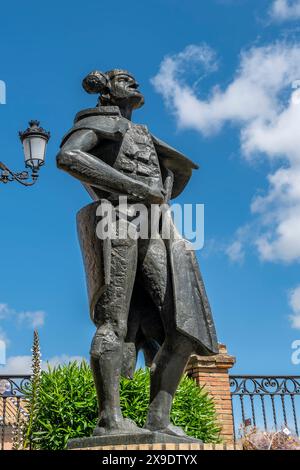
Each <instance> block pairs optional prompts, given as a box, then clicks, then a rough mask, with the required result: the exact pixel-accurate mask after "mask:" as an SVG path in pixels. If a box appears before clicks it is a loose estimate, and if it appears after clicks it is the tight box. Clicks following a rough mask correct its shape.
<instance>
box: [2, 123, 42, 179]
mask: <svg viewBox="0 0 300 470" xmlns="http://www.w3.org/2000/svg"><path fill="white" fill-rule="evenodd" d="M19 136H20V139H21V142H22V144H23V150H24V157H25V167H26V168H30V170H31V175H30V176H29V174H28V171H22V172H21V173H14V172H13V171H11V170H10V169H9V168H7V166H6V165H4V163H2V162H0V183H9V182H10V181H17V182H18V183H20V184H22V185H23V186H32V185H33V184H34V183H35V182H36V181H37V178H38V176H39V169H40V167H41V166H42V165H44V162H45V155H46V147H47V143H48V140H49V139H50V132H47V131H45V129H43V128H42V127H40V123H39V121H29V127H28V128H27V129H26V131H23V132H19ZM29 178H31V181H29V182H28V181H26V180H28V179H29Z"/></svg>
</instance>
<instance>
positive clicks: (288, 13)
mask: <svg viewBox="0 0 300 470" xmlns="http://www.w3.org/2000/svg"><path fill="white" fill-rule="evenodd" d="M270 15H271V17H272V18H273V19H274V20H277V21H285V20H296V19H298V18H300V0H274V1H273V4H272V6H271V9H270Z"/></svg>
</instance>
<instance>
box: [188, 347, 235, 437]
mask: <svg viewBox="0 0 300 470" xmlns="http://www.w3.org/2000/svg"><path fill="white" fill-rule="evenodd" d="M234 363H235V358H234V357H233V356H230V355H229V354H228V353H227V349H226V346H225V345H224V344H219V354H216V355H215V356H197V355H193V356H191V358H190V361H189V363H188V366H187V368H186V372H187V374H188V375H189V376H190V377H193V378H194V379H195V380H196V382H197V383H198V384H199V386H203V385H205V387H206V389H207V391H208V392H209V394H210V395H211V396H212V398H213V400H214V403H215V407H216V411H217V414H218V420H219V423H220V425H221V427H222V431H221V436H222V438H223V439H224V441H225V442H228V443H231V442H233V417H232V404H231V395H230V385H229V369H230V368H231V367H232V366H233V365H234Z"/></svg>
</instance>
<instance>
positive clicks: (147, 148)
mask: <svg viewBox="0 0 300 470" xmlns="http://www.w3.org/2000/svg"><path fill="white" fill-rule="evenodd" d="M91 153H92V154H93V155H95V156H97V157H98V158H101V159H102V160H103V161H104V162H105V163H107V164H108V165H110V166H112V167H113V168H115V169H116V170H118V171H120V172H121V173H123V174H125V175H127V176H130V177H131V178H133V179H136V180H138V181H141V182H142V183H144V184H146V185H149V186H153V185H156V186H160V187H163V183H162V174H161V168H160V163H159V159H158V156H157V153H156V150H155V147H154V144H153V141H152V137H151V135H150V133H149V131H148V129H147V127H146V126H143V125H139V124H134V123H132V122H130V121H128V128H127V130H126V131H125V133H124V135H123V138H122V139H121V140H120V141H119V142H114V141H110V140H101V141H100V143H99V145H98V146H97V147H96V148H95V149H93V151H92V152H91ZM93 190H94V192H96V194H97V196H98V198H99V197H104V196H105V194H103V192H102V191H99V190H95V188H93ZM106 195H107V193H106Z"/></svg>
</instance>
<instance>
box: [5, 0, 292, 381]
mask: <svg viewBox="0 0 300 470" xmlns="http://www.w3.org/2000/svg"><path fill="white" fill-rule="evenodd" d="M272 8H273V10H272ZM299 18H300V7H299V2H294V3H291V2H290V3H288V2H285V1H282V0H279V1H278V0H277V1H276V2H275V1H270V0H251V1H250V0H248V1H247V0H236V1H235V0H227V1H226V0H222V1H221V0H210V1H206V2H199V1H198V0H186V1H184V2H182V1H179V0H178V1H177V0H152V1H151V2H141V1H139V2H138V1H136V0H133V1H131V2H130V3H127V4H126V3H124V2H122V1H120V0H115V1H114V2H111V4H110V3H109V2H102V1H99V0H97V1H96V0H91V1H90V2H88V3H87V4H86V5H84V6H83V4H82V3H78V2H73V3H72V4H71V3H70V2H57V1H56V0H54V1H53V2H51V8H42V7H41V3H40V2H37V1H35V0H33V1H30V2H27V3H24V4H18V6H17V8H16V5H15V4H14V3H13V2H8V3H6V4H5V5H2V6H1V20H2V21H1V30H0V44H1V46H0V50H1V55H0V80H3V81H5V83H6V88H7V103H6V104H5V105H0V123H1V127H0V149H1V150H0V154H1V155H0V160H3V161H4V162H5V163H6V164H7V165H9V166H11V167H12V168H14V169H22V165H23V163H22V148H21V145H20V142H19V140H18V136H17V131H18V130H20V129H23V128H25V127H26V126H27V122H28V120H29V119H40V120H41V123H42V125H43V126H44V127H45V128H46V129H47V130H50V131H51V135H52V137H51V140H50V142H49V146H48V152H47V165H46V166H45V167H44V168H43V169H42V171H41V178H40V181H39V183H38V184H37V185H36V186H35V187H33V188H30V189H26V188H22V187H18V186H17V185H16V184H10V185H7V186H4V185H1V187H0V195H1V261H0V281H1V282H0V322H1V323H0V339H1V338H6V340H7V342H8V347H7V357H8V366H7V367H8V368H9V370H10V371H13V372H16V371H23V370H25V369H24V368H25V367H26V365H27V364H28V355H29V354H30V348H31V343H32V328H33V327H34V326H37V327H38V329H39V332H40V337H41V347H42V353H43V358H45V359H51V360H52V362H57V361H60V360H62V359H63V358H65V359H66V358H67V357H77V356H87V352H88V349H89V344H90V340H91V337H92V334H93V331H94V327H93V325H92V324H91V322H90V320H89V314H88V304H87V297H86V290H85V281H84V273H83V267H82V262H81V254H80V251H79V246H78V241H77V236H76V227H75V214H76V212H77V210H79V209H80V208H81V207H82V206H83V205H85V204H87V203H88V202H89V197H88V195H87V193H85V191H84V189H83V188H82V186H81V185H80V184H79V183H78V182H77V181H76V180H74V179H72V178H71V177H69V176H68V175H67V174H64V173H63V172H61V171H58V170H57V169H56V165H55V156H56V153H57V151H58V148H59V144H60V140H61V137H62V135H63V134H64V133H65V132H66V131H67V130H68V128H69V127H71V124H72V120H73V118H74V115H75V113H76V112H77V111H79V110H80V109H83V108H86V107H90V106H93V105H94V104H95V96H89V95H87V94H86V93H85V92H84V91H83V89H82V88H81V80H82V78H83V77H84V76H85V75H86V74H87V73H88V72H89V71H91V70H93V69H97V68H98V69H100V70H107V69H110V68H114V67H118V68H119V67H124V68H127V69H128V70H130V71H131V72H132V73H134V74H135V76H136V77H137V79H138V81H139V83H140V85H141V90H142V91H143V92H144V95H145V99H146V104H145V106H144V107H143V108H142V109H141V110H139V111H137V112H136V113H135V115H134V120H135V121H136V122H141V123H147V125H148V127H149V128H150V129H151V130H152V132H153V133H154V134H155V135H157V136H159V137H161V138H162V139H164V140H165V141H167V142H169V143H170V144H171V145H173V146H174V147H176V148H178V149H180V150H181V151H183V153H185V154H186V155H188V156H189V157H190V158H191V159H192V160H194V161H197V162H198V163H199V164H200V170H199V171H198V172H195V173H194V175H193V178H192V181H191V183H190V185H189V187H188V188H187V189H186V190H185V192H184V193H183V194H182V195H181V196H180V198H179V200H178V202H180V203H204V204H205V246H204V249H203V250H201V251H200V252H199V253H198V257H199V260H200V263H201V270H202V274H203V277H204V280H205V283H206V287H207V292H208V295H209V299H210V302H211V306H212V309H213V313H214V318H215V321H216V326H217V331H218V336H219V340H220V341H222V342H224V343H226V344H227V347H228V349H229V352H230V353H231V354H233V355H235V356H236V357H237V363H236V366H235V368H234V370H233V371H234V372H235V373H243V374H251V373H253V374H297V373H298V374H299V365H297V364H293V363H292V361H291V355H292V346H291V345H292V342H293V341H295V340H297V339H299V338H300V320H299V318H300V289H298V287H299V285H300V275H299V260H300V232H299V225H300V224H297V221H298V220H299V218H298V217H297V216H298V215H300V211H299V207H300V195H299V194H298V193H297V187H298V186H297V181H298V179H297V177H298V175H299V171H298V169H299V166H300V165H299V162H300V156H299V148H300V145H299V146H298V147H297V144H300V142H299V139H300V138H299V136H298V134H297V132H293V129H292V128H293V125H292V124H293V123H294V125H295V123H296V124H297V116H298V117H300V111H299V108H300V106H298V108H297V106H296V105H295V103H296V101H297V100H296V99H294V101H293V102H291V101H290V97H291V94H292V93H296V92H297V90H296V91H295V89H293V88H292V84H293V83H294V82H295V81H296V80H298V79H300V65H299V64H300V60H297V59H298V58H300V52H299V51H300V34H299ZM189 46H191V47H190V48H189ZM268 64H269V65H268ZM270 64H271V66H270ZM273 64H274V67H273ZM298 70H299V72H298ZM295 97H296V95H295ZM296 98H297V97H296ZM292 104H294V106H292ZM289 123H290V124H289ZM295 128H296V127H295ZM299 134H300V133H299ZM295 149H296V150H297V149H298V152H297V151H296V150H295ZM251 206H252V209H251ZM298 234H299V237H298V236H297V235H298ZM297 289H298V290H297ZM291 316H292V318H290V317H291ZM4 370H8V369H7V368H6V369H2V371H4ZM0 373H1V369H0Z"/></svg>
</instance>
